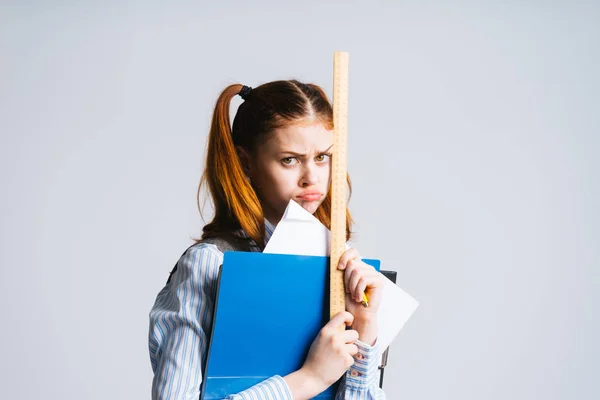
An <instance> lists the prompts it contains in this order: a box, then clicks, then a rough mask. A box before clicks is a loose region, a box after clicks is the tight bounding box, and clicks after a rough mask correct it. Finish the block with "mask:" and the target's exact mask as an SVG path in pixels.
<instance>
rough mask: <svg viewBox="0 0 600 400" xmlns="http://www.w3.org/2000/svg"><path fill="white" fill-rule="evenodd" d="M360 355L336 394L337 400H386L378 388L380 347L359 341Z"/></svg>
mask: <svg viewBox="0 0 600 400" xmlns="http://www.w3.org/2000/svg"><path fill="white" fill-rule="evenodd" d="M355 344H356V346H357V347H358V353H357V354H356V355H355V356H354V364H353V365H352V366H351V367H350V369H349V370H348V371H347V372H346V374H345V375H344V377H343V378H342V381H341V383H340V386H339V388H338V391H337V394H336V397H335V398H336V400H385V399H386V396H385V393H384V392H383V389H381V388H380V387H379V386H378V380H379V369H378V367H379V358H380V357H379V351H378V350H379V346H378V344H377V343H375V345H373V346H369V345H368V344H366V343H363V342H361V341H360V340H357V341H356V342H355Z"/></svg>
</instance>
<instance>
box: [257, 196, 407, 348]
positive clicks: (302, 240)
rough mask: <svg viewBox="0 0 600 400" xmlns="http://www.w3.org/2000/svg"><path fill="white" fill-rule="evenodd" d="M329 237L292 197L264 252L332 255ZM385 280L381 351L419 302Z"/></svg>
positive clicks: (396, 333) (323, 227)
mask: <svg viewBox="0 0 600 400" xmlns="http://www.w3.org/2000/svg"><path fill="white" fill-rule="evenodd" d="M329 237H330V232H329V229H327V228H326V227H325V226H324V225H323V224H322V223H321V222H320V221H319V220H318V219H317V218H315V217H314V216H313V215H312V214H311V213H309V212H308V211H306V210H305V209H304V208H302V207H301V206H300V205H299V204H298V203H296V202H295V201H293V200H290V202H289V204H288V206H287V208H286V210H285V213H284V215H283V217H282V219H281V221H280V222H279V223H278V224H277V227H276V228H275V231H274V232H273V235H272V236H271V238H270V239H269V243H267V246H266V247H265V250H264V253H277V254H298V255H309V256H328V255H329ZM346 248H348V246H347V245H346ZM384 278H385V277H384ZM385 280H386V284H385V286H384V287H383V300H382V303H381V306H380V308H379V312H378V320H379V338H378V342H379V350H380V352H383V351H384V350H385V349H386V348H387V347H388V346H389V345H390V343H392V341H393V340H394V338H395V337H396V335H398V333H399V332H400V330H401V329H402V327H403V326H404V324H405V323H406V321H408V319H409V318H410V316H411V315H412V314H413V312H414V311H415V310H416V309H417V306H418V305H419V303H418V302H417V301H416V300H415V299H414V298H412V297H411V296H410V295H409V294H408V293H406V292H404V291H403V290H402V289H400V288H399V287H398V286H396V285H395V284H394V283H393V282H392V281H390V280H389V279H387V278H385Z"/></svg>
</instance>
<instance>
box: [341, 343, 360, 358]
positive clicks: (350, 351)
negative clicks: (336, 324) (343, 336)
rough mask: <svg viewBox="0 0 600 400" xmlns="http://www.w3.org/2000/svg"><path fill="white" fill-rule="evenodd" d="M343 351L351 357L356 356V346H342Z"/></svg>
mask: <svg viewBox="0 0 600 400" xmlns="http://www.w3.org/2000/svg"><path fill="white" fill-rule="evenodd" d="M344 349H345V350H346V352H347V353H348V354H350V355H351V356H352V357H354V356H355V355H357V354H358V346H357V345H355V344H346V345H344Z"/></svg>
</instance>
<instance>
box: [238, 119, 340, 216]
mask: <svg viewBox="0 0 600 400" xmlns="http://www.w3.org/2000/svg"><path fill="white" fill-rule="evenodd" d="M332 146H333V131H332V130H327V129H325V127H324V126H323V125H322V124H321V123H318V122H316V123H313V124H311V125H292V126H288V127H285V128H282V129H277V130H276V131H275V132H273V134H271V135H269V136H268V138H267V140H266V141H265V142H264V143H262V144H261V145H259V146H258V148H257V151H256V154H255V156H254V157H248V156H247V154H244V155H243V156H242V157H243V158H245V164H246V165H247V166H248V168H247V173H248V176H249V177H250V179H251V181H252V186H253V187H254V189H255V190H256V192H257V194H258V197H259V199H260V201H261V204H262V207H263V211H264V214H265V218H267V219H268V220H269V221H270V222H271V223H273V224H277V223H278V222H279V220H280V219H281V217H282V216H283V212H284V211H285V208H286V207H287V205H288V203H289V201H290V199H292V200H294V201H296V202H297V203H298V204H300V205H301V206H302V207H303V208H304V209H305V210H306V211H308V212H310V213H311V214H313V213H314V212H315V211H317V208H318V207H319V205H320V204H321V203H322V202H323V200H324V199H325V197H326V195H327V190H328V189H329V179H330V176H331V153H332V150H333V149H332Z"/></svg>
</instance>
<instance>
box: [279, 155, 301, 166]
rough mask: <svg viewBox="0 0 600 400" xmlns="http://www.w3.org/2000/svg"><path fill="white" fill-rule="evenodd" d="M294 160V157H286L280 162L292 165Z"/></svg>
mask: <svg viewBox="0 0 600 400" xmlns="http://www.w3.org/2000/svg"><path fill="white" fill-rule="evenodd" d="M295 161H296V162H297V161H298V160H296V157H286V158H284V159H282V160H281V162H282V163H283V165H294V164H295Z"/></svg>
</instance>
